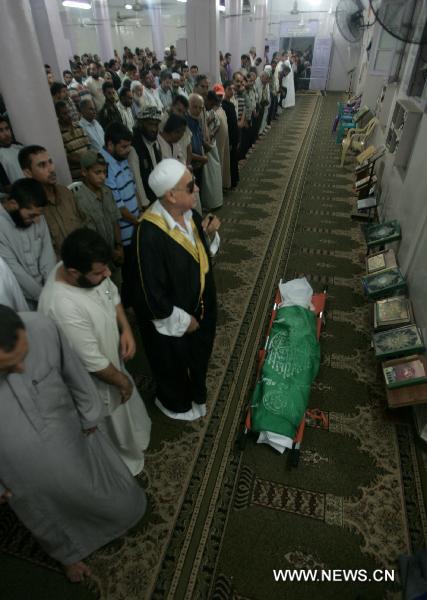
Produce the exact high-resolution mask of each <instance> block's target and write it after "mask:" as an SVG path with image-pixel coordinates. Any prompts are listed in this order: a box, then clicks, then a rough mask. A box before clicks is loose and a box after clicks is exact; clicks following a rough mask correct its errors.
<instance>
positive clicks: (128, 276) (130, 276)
mask: <svg viewBox="0 0 427 600" xmlns="http://www.w3.org/2000/svg"><path fill="white" fill-rule="evenodd" d="M132 248H133V244H129V246H123V253H124V261H123V265H122V289H121V294H120V295H121V299H122V304H123V306H124V307H125V308H128V307H129V306H130V304H131V302H130V299H131V296H132V285H133V280H134V277H135V274H134V271H133V268H132Z"/></svg>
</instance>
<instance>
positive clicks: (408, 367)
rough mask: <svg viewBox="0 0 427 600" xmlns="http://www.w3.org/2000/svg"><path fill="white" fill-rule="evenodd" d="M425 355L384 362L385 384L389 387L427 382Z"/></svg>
mask: <svg viewBox="0 0 427 600" xmlns="http://www.w3.org/2000/svg"><path fill="white" fill-rule="evenodd" d="M423 359H424V357H422V356H421V355H419V354H416V355H415V356H407V357H405V358H404V359H402V358H396V359H395V360H389V361H387V362H384V363H383V375H384V379H385V384H386V386H387V387H388V388H389V389H395V388H399V387H405V386H407V385H416V384H417V383H427V375H426V370H425V367H424V360H425V359H424V360H423Z"/></svg>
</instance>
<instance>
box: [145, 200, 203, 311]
mask: <svg viewBox="0 0 427 600" xmlns="http://www.w3.org/2000/svg"><path fill="white" fill-rule="evenodd" d="M144 220H145V221H149V222H150V223H153V224H154V225H156V226H157V227H158V228H159V229H161V230H162V231H164V232H165V233H166V235H168V236H169V237H171V238H172V239H173V240H174V241H175V242H176V243H177V244H179V245H180V246H182V247H183V248H184V250H186V251H187V252H188V253H189V254H191V256H192V257H193V258H194V260H195V261H196V262H197V263H199V269H200V295H199V302H200V300H201V298H202V296H203V292H204V290H205V278H206V273H208V271H209V259H208V255H207V254H206V250H205V247H204V246H203V242H202V240H201V239H200V235H199V232H198V230H197V227H196V225H195V223H194V221H193V219H191V228H192V231H193V235H194V240H195V242H196V245H195V246H194V245H193V244H192V243H191V242H190V240H189V239H188V238H187V237H186V236H185V235H184V234H183V233H182V231H180V230H179V229H177V228H176V227H174V229H169V226H168V224H167V223H166V221H165V219H164V218H163V217H162V216H160V215H156V214H154V213H153V212H152V211H151V210H150V209H148V210H146V211H145V212H144V214H143V215H142V219H141V221H144ZM138 254H139V252H138Z"/></svg>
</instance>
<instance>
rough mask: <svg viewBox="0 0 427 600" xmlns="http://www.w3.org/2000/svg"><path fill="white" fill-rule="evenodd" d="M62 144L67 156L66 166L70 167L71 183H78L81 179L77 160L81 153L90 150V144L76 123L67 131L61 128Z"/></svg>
mask: <svg viewBox="0 0 427 600" xmlns="http://www.w3.org/2000/svg"><path fill="white" fill-rule="evenodd" d="M61 135H62V142H63V144H64V148H65V152H66V154H67V159H68V166H69V167H70V171H71V177H72V178H73V181H78V180H80V179H81V177H82V170H81V167H80V161H79V158H80V156H81V154H82V153H83V152H86V150H89V149H90V142H89V139H88V137H87V135H86V134H85V132H84V131H83V129H82V128H81V127H80V125H78V124H77V123H73V125H72V126H71V127H69V128H67V129H63V128H62V127H61Z"/></svg>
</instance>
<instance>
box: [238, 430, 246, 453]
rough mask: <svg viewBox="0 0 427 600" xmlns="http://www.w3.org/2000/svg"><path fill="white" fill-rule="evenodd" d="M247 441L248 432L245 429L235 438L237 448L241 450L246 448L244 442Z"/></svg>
mask: <svg viewBox="0 0 427 600" xmlns="http://www.w3.org/2000/svg"><path fill="white" fill-rule="evenodd" d="M247 441H248V434H247V432H246V431H241V432H240V433H239V435H238V436H237V439H236V444H237V447H238V449H239V450H240V451H241V452H243V450H244V449H245V448H246V442H247Z"/></svg>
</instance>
